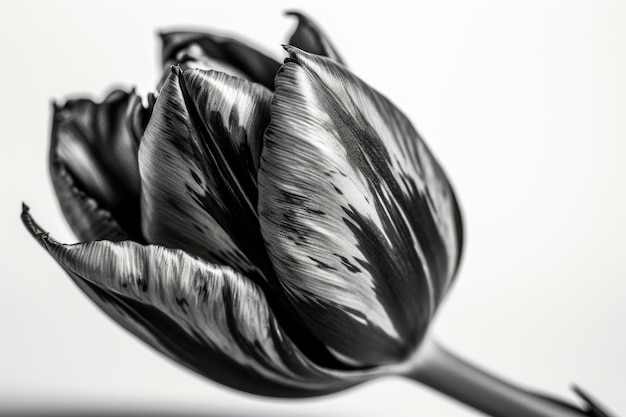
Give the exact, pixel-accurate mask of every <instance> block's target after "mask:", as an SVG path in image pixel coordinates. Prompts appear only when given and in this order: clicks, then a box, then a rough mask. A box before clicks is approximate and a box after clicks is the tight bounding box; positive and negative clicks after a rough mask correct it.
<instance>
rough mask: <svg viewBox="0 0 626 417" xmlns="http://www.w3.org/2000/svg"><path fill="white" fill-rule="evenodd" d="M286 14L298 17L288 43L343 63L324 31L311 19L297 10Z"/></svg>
mask: <svg viewBox="0 0 626 417" xmlns="http://www.w3.org/2000/svg"><path fill="white" fill-rule="evenodd" d="M286 14H287V15H288V16H295V17H296V18H297V19H298V26H296V30H295V31H294V32H293V35H291V38H289V45H292V46H295V47H297V48H299V49H302V50H303V51H306V52H310V53H312V54H316V55H321V56H325V57H328V58H330V59H332V60H334V61H335V62H338V63H340V64H343V63H344V62H343V60H342V59H341V56H340V55H339V53H338V52H337V50H336V49H335V47H334V46H333V45H332V44H331V43H330V41H329V40H328V38H327V37H326V35H324V32H322V30H321V29H320V28H319V27H318V26H317V25H316V24H315V22H313V21H312V20H311V19H309V18H308V17H306V16H305V15H303V14H302V13H298V12H293V11H292V12H287V13H286Z"/></svg>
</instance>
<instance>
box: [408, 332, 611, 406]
mask: <svg viewBox="0 0 626 417" xmlns="http://www.w3.org/2000/svg"><path fill="white" fill-rule="evenodd" d="M406 376H407V377H409V378H411V379H414V380H416V381H419V382H421V383H423V384H426V385H428V386H430V387H431V388H434V389H436V390H438V391H440V392H442V393H444V394H446V395H449V396H450V397H453V398H455V399H457V400H459V401H461V402H463V403H465V404H467V405H469V406H471V407H474V408H475V409H477V410H480V411H482V412H484V413H486V414H487V415H490V416H493V417H581V416H590V415H591V416H593V415H599V414H593V413H592V414H589V413H588V412H587V411H585V410H582V409H579V408H577V407H575V406H573V405H569V404H567V403H564V402H561V401H558V400H552V399H550V398H548V397H543V396H541V395H537V394H533V393H532V392H530V391H526V390H524V389H522V388H520V387H517V386H515V385H512V384H510V383H509V382H506V381H504V380H502V379H500V378H498V377H496V376H494V375H491V374H488V373H486V372H484V371H483V370H481V369H478V368H477V367H476V366H474V365H472V364H470V363H468V362H466V361H464V360H463V359H461V358H459V357H458V356H456V355H454V354H452V353H450V352H449V351H448V350H446V349H445V348H443V347H442V346H441V345H439V344H438V343H437V342H435V341H433V340H431V339H430V338H428V337H427V338H426V339H425V340H424V342H423V343H422V346H421V347H420V351H419V354H418V355H417V361H416V365H415V366H414V367H413V369H412V371H410V372H409V373H407V374H406Z"/></svg>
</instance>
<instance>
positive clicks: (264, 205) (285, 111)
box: [258, 47, 461, 365]
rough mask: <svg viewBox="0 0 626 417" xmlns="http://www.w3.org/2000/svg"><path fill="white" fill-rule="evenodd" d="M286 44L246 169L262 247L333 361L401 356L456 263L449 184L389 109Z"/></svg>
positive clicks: (329, 64)
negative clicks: (253, 187) (253, 175)
mask: <svg viewBox="0 0 626 417" xmlns="http://www.w3.org/2000/svg"><path fill="white" fill-rule="evenodd" d="M286 49H287V50H288V52H289V53H290V58H288V59H287V60H286V63H285V65H283V67H282V68H281V71H280V72H279V73H278V75H277V78H276V93H275V96H274V99H273V101H272V105H271V123H270V125H269V126H268V128H267V130H266V135H265V138H264V147H263V152H262V155H261V163H260V169H259V174H258V182H259V216H260V223H261V230H262V234H263V237H264V239H265V242H266V246H267V248H268V251H269V253H270V255H271V257H272V261H273V264H274V267H275V269H276V271H277V274H278V276H279V279H280V280H281V282H282V283H283V284H284V285H285V287H286V288H287V290H288V294H289V295H290V296H291V301H292V304H293V305H294V306H296V309H297V310H300V311H301V312H302V313H303V314H302V317H303V320H305V321H306V322H307V324H308V325H309V326H310V327H311V328H312V329H313V331H314V332H315V334H316V335H318V337H319V338H320V339H321V340H322V341H323V342H324V343H325V344H326V345H327V346H328V347H329V348H330V349H332V350H333V351H335V353H336V355H337V357H338V358H340V359H341V358H343V359H344V360H345V361H346V362H347V363H350V361H351V360H353V361H354V362H355V363H356V364H358V363H361V364H366V365H372V364H381V363H388V362H395V361H398V360H401V359H402V358H404V357H406V355H409V354H410V353H411V351H412V350H413V349H414V348H415V347H416V346H417V344H418V343H419V341H420V339H421V337H422V336H423V334H424V332H425V331H426V328H427V326H428V323H429V322H430V320H431V318H432V316H433V314H434V311H435V308H436V306H437V304H438V302H439V301H440V299H441V297H442V296H443V294H444V292H445V289H446V288H447V286H448V285H449V283H450V281H451V279H452V277H453V275H454V271H455V269H456V265H457V263H458V257H459V253H460V235H461V227H460V216H459V212H458V207H457V205H456V202H455V200H454V196H453V193H452V190H451V189H450V187H449V184H448V182H447V180H446V178H445V176H444V174H443V171H442V170H441V168H440V167H439V165H438V164H437V163H436V161H435V160H434V159H433V158H432V156H431V154H430V152H429V151H428V149H427V148H426V146H425V145H424V143H423V142H422V140H421V139H420V138H419V136H418V134H417V132H415V130H414V128H413V127H412V126H411V124H410V122H409V121H408V120H407V119H406V117H405V116H404V115H403V114H402V113H400V112H399V111H398V110H397V109H396V108H395V106H393V105H392V104H391V103H390V102H389V101H387V100H386V99H385V98H384V97H382V96H381V95H380V94H379V93H377V92H376V91H374V90H373V89H371V88H370V87H369V86H367V85H366V84H365V83H363V82H362V81H361V80H359V79H358V78H356V77H355V76H354V75H352V74H351V73H350V72H349V71H347V70H346V69H345V68H344V67H342V66H339V65H337V64H335V63H334V62H333V61H331V60H329V59H325V58H322V57H320V56H317V55H312V54H308V53H305V52H303V51H300V50H298V49H297V48H293V47H287V48H286ZM346 334H349V335H350V337H345V335H346Z"/></svg>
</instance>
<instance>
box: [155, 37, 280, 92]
mask: <svg viewBox="0 0 626 417" xmlns="http://www.w3.org/2000/svg"><path fill="white" fill-rule="evenodd" d="M161 40H162V42H163V56H162V59H163V65H164V68H165V69H166V72H167V71H168V70H169V68H170V66H172V65H178V64H180V65H181V67H182V68H199V69H205V70H208V69H213V70H218V71H222V72H226V73H228V74H232V75H238V76H243V77H244V78H247V79H249V80H250V81H252V82H255V83H258V84H261V85H263V86H265V87H266V88H269V89H273V88H274V76H275V75H276V71H278V68H279V67H280V64H279V63H278V62H276V61H275V60H274V59H272V58H270V57H268V56H266V55H264V54H263V53H261V52H259V51H258V50H256V49H255V48H252V47H250V46H248V45H246V44H245V43H243V42H240V41H238V40H235V39H231V38H227V37H223V36H217V35H213V34H210V33H203V32H182V31H181V32H168V33H162V34H161Z"/></svg>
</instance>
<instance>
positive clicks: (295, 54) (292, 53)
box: [280, 43, 308, 61]
mask: <svg viewBox="0 0 626 417" xmlns="http://www.w3.org/2000/svg"><path fill="white" fill-rule="evenodd" d="M280 46H282V47H283V49H284V50H285V51H286V52H287V53H288V54H289V58H291V59H293V60H296V61H297V59H298V58H299V57H300V56H303V55H308V53H307V52H305V51H303V50H302V49H300V48H298V47H297V46H293V45H289V44H286V43H283V44H281V45H280Z"/></svg>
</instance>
